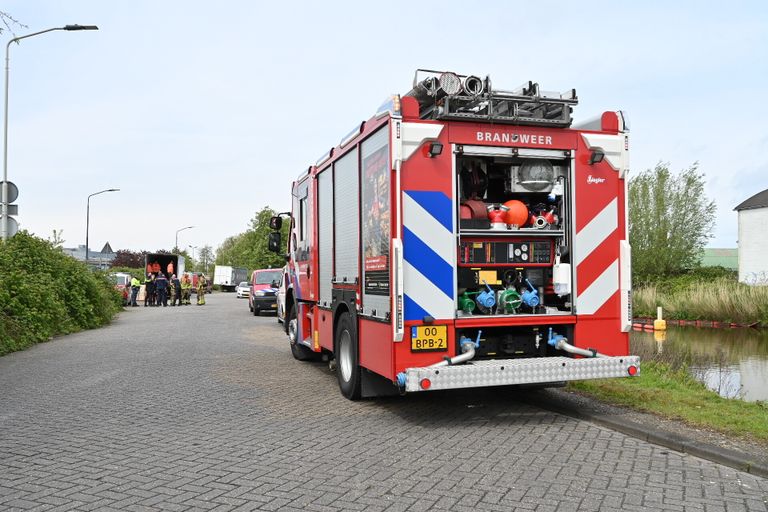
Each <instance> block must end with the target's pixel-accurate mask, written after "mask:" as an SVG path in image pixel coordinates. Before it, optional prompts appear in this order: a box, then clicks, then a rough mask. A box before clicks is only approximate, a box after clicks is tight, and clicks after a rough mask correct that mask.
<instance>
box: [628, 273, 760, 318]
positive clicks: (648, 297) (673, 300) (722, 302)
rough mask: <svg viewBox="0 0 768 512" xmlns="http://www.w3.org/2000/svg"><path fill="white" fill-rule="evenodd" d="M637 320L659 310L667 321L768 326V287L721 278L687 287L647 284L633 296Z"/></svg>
mask: <svg viewBox="0 0 768 512" xmlns="http://www.w3.org/2000/svg"><path fill="white" fill-rule="evenodd" d="M632 298H633V307H634V313H635V316H639V317H643V316H648V317H654V316H656V307H657V306H661V307H662V308H663V309H664V316H665V317H666V318H671V319H677V320H713V321H720V322H735V323H741V324H754V323H760V324H763V325H768V286H751V285H746V284H743V283H739V282H737V281H736V280H735V279H730V278H726V277H718V278H715V279H711V280H705V281H694V282H690V283H687V284H686V285H685V286H678V287H667V289H664V287H662V286H659V285H658V284H648V285H644V286H640V287H638V288H636V289H635V290H634V292H633V294H632Z"/></svg>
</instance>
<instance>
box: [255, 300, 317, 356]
mask: <svg viewBox="0 0 768 512" xmlns="http://www.w3.org/2000/svg"><path fill="white" fill-rule="evenodd" d="M254 309H255V308H254ZM254 314H256V313H254ZM287 318H288V321H287V322H286V325H287V326H288V328H287V330H286V332H287V333H288V342H289V343H290V344H291V354H293V357H294V358H295V359H298V360H299V361H313V360H315V359H317V357H318V354H317V353H316V352H313V351H312V350H310V349H309V347H306V346H304V345H302V344H301V343H299V342H298V339H297V336H298V334H299V322H298V321H297V319H296V306H295V305H292V306H291V308H290V310H289V311H288V317H287Z"/></svg>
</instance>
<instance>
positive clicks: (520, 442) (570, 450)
mask: <svg viewBox="0 0 768 512" xmlns="http://www.w3.org/2000/svg"><path fill="white" fill-rule="evenodd" d="M767 502H768V480H764V479H761V478H759V477H755V476H751V475H749V474H745V473H739V472H736V471H734V470H732V469H730V468H727V467H723V466H718V465H717V464H714V463H711V462H707V461H703V460H701V459H697V458H695V457H691V456H686V455H681V454H678V453H676V452H671V451H669V450H667V449H663V448H659V447H656V446H653V445H649V444H647V443H644V442H642V441H639V440H636V439H634V438H629V437H626V436H624V435H622V434H619V433H616V432H612V431H609V430H605V429H603V428H599V427H596V426H593V425H591V424H589V423H585V422H582V421H578V420H575V419H572V418H568V417H564V416H560V415H558V414H555V413H551V412H547V411H544V410H539V409H536V408H533V407H531V406H528V405H525V404H522V403H519V402H517V401H516V400H515V395H514V392H512V391H509V390H491V391H485V390H484V391H474V392H451V393H444V394H437V393H433V394H428V393H427V394H416V395H410V396H408V397H405V398H392V399H386V400H379V401H363V402H357V403H353V402H349V401H347V400H345V399H344V398H342V397H341V395H340V394H339V392H338V388H337V385H336V378H335V375H333V374H331V373H330V372H329V371H328V370H327V367H326V366H324V365H321V364H319V363H317V364H306V363H300V362H297V361H295V360H294V359H293V358H292V357H291V355H290V352H289V350H288V345H287V343H286V341H285V339H284V336H283V335H282V333H281V332H280V331H279V330H278V327H277V323H276V322H275V319H274V317H260V318H254V317H253V316H252V315H250V314H249V313H248V307H247V304H246V302H245V301H244V300H237V299H235V297H234V296H233V295H214V296H212V297H210V298H209V300H208V305H207V306H205V307H197V306H187V307H184V308H165V309H162V308H160V309H150V308H135V309H131V310H128V311H126V312H125V313H122V314H121V315H120V317H119V319H118V320H117V321H116V322H115V323H114V324H113V325H112V326H110V327H108V328H106V329H101V330H97V331H91V332H85V333H80V334H76V335H72V336H67V337H65V338H60V339H57V340H56V341H55V342H53V343H46V344H43V345H40V346H37V347H35V348H33V349H31V350H28V351H25V352H22V353H18V354H12V355H10V356H7V357H3V358H0V509H2V510H17V509H39V510H110V509H113V510H147V509H156V510H202V509H213V510H217V511H218V510H314V511H320V512H322V511H336V510H372V511H376V510H388V511H400V510H413V511H418V510H430V509H432V510H461V511H474V510H489V511H509V510H537V511H547V510H562V511H568V510H584V511H595V510H603V511H607V510H623V511H626V510H638V511H640V510H643V511H644V510H680V511H689V510H690V511H704V512H709V511H738V510H749V511H751V510H768V504H767Z"/></svg>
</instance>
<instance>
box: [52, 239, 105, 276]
mask: <svg viewBox="0 0 768 512" xmlns="http://www.w3.org/2000/svg"><path fill="white" fill-rule="evenodd" d="M61 250H62V251H63V252H64V254H68V255H70V256H72V257H73V258H75V259H76V260H80V261H85V246H84V245H78V246H77V248H67V247H62V249H61ZM116 255H117V254H116V253H115V251H113V250H112V247H111V246H110V245H109V242H107V243H106V244H104V247H102V249H101V251H94V250H93V249H90V248H89V249H88V263H89V264H90V266H91V267H94V268H98V269H101V270H106V269H108V268H109V265H110V264H111V263H112V260H113V259H115V256H116Z"/></svg>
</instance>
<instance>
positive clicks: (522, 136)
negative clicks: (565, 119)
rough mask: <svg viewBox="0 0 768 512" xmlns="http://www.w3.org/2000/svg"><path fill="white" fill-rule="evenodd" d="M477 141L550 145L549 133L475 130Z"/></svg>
mask: <svg viewBox="0 0 768 512" xmlns="http://www.w3.org/2000/svg"><path fill="white" fill-rule="evenodd" d="M477 141H478V142H507V143H509V142H519V143H520V144H536V145H539V146H551V145H552V137H551V136H550V135H529V134H527V133H498V132H477Z"/></svg>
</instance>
